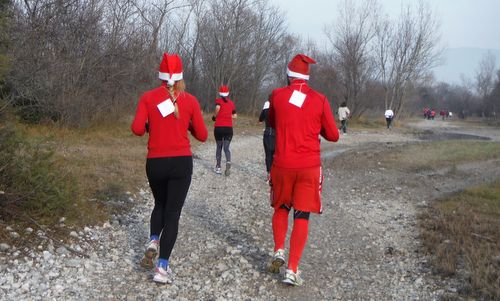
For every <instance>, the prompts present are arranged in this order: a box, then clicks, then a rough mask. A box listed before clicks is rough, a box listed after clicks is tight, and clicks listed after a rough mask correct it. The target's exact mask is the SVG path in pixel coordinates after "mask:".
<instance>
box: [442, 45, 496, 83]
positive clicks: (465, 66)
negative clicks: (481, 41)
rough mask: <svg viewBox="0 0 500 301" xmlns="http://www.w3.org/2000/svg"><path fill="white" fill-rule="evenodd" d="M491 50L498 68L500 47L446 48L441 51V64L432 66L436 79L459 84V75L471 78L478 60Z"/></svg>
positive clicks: (473, 75)
mask: <svg viewBox="0 0 500 301" xmlns="http://www.w3.org/2000/svg"><path fill="white" fill-rule="evenodd" d="M488 51H491V53H493V55H495V57H496V69H497V70H498V69H500V49H484V48H448V49H446V50H445V51H444V53H443V61H442V65H441V66H439V67H436V68H434V75H435V77H436V80H437V81H440V82H447V83H450V84H460V83H461V80H460V75H461V74H464V75H465V77H467V78H469V79H471V80H473V79H474V77H475V74H476V71H477V69H478V66H479V61H480V60H481V59H482V58H483V57H484V55H485V54H486V53H487V52H488Z"/></svg>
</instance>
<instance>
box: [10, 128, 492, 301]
mask: <svg viewBox="0 0 500 301" xmlns="http://www.w3.org/2000/svg"><path fill="white" fill-rule="evenodd" d="M414 140H415V138H414V137H413V136H411V135H408V134H405V133H404V132H402V131H398V130H393V131H382V132H380V133H375V132H373V131H352V133H349V134H348V135H345V136H342V137H341V141H340V142H339V143H337V144H330V143H323V145H324V155H325V159H324V160H325V166H327V167H328V168H326V170H325V178H326V180H325V185H324V192H323V206H324V213H323V214H322V215H320V216H318V215H313V216H312V218H311V224H310V234H309V239H308V245H307V247H306V249H305V251H304V255H303V258H302V262H301V265H300V268H301V270H302V273H303V274H302V275H303V278H304V280H305V285H304V286H303V287H300V288H291V287H286V286H283V285H282V284H281V283H280V279H281V278H280V277H279V276H277V275H273V274H269V273H267V272H266V270H265V265H266V263H267V261H268V260H269V258H270V256H271V254H272V247H273V245H272V233H271V215H272V209H271V207H270V206H269V196H268V191H269V187H268V186H267V184H266V183H265V165H264V159H263V150H262V140H261V136H260V134H255V133H238V134H237V135H236V136H235V137H234V140H233V143H232V145H231V149H232V153H233V168H232V174H231V175H230V176H229V177H225V176H222V175H216V174H214V173H213V172H212V167H213V161H214V153H215V146H214V144H213V143H206V144H204V145H202V146H200V147H198V149H197V150H196V151H195V160H194V175H193V181H192V185H191V189H190V192H189V194H188V197H187V200H186V204H185V207H184V210H183V213H182V217H181V224H180V230H179V231H180V232H179V236H178V240H177V244H176V246H175V248H174V251H173V254H172V257H171V267H172V269H173V271H174V275H175V280H174V283H173V284H172V285H167V286H158V285H156V284H153V283H152V281H151V278H152V273H151V271H146V270H144V269H142V268H140V267H139V265H138V262H139V260H140V258H141V256H142V254H143V251H144V246H145V243H146V240H147V237H148V235H149V233H148V232H149V214H150V213H151V209H152V206H153V200H152V195H151V193H150V191H149V188H147V187H144V189H142V190H141V191H140V193H138V194H137V195H133V194H129V197H128V200H124V202H126V203H132V204H133V206H132V209H131V210H130V211H129V212H127V213H126V214H124V215H121V216H115V217H113V219H112V220H111V221H109V222H107V223H105V224H104V225H100V226H95V227H88V228H85V229H83V230H82V231H80V232H73V233H71V237H70V241H69V243H68V245H69V246H70V247H71V248H72V249H74V250H77V251H80V252H83V253H85V254H88V256H89V258H84V257H79V256H77V254H75V253H74V252H71V251H70V250H69V249H67V248H65V247H61V246H60V244H57V243H56V242H53V241H51V240H50V238H47V239H46V240H47V242H48V243H47V244H46V245H43V246H40V247H39V248H38V249H36V250H24V251H25V252H22V251H23V250H17V249H15V248H13V247H10V246H8V245H5V244H3V245H0V299H1V300H437V299H439V297H440V296H442V295H443V294H445V293H448V292H453V290H454V288H453V286H451V285H449V284H447V283H443V282H441V281H439V280H437V279H434V278H433V277H432V276H431V275H430V270H429V268H428V267H427V259H426V258H425V257H424V256H423V255H421V254H419V253H418V229H417V228H416V213H417V212H418V210H419V207H420V206H424V205H425V203H426V202H427V201H428V200H429V198H431V197H435V196H436V195H435V194H432V195H428V194H423V195H422V194H421V193H420V192H421V188H420V186H418V185H415V184H414V181H415V180H418V179H420V178H422V177H424V176H423V175H422V174H416V175H411V176H409V175H404V174H398V172H396V171H388V170H386V169H385V168H384V167H383V166H377V165H376V164H375V166H373V165H366V166H367V167H366V168H363V167H362V166H363V160H366V162H368V161H370V162H372V161H373V160H376V157H377V155H381V154H382V153H383V151H384V150H385V149H386V148H390V147H392V146H393V145H394V144H397V143H407V142H411V141H414ZM353 160H354V161H356V160H358V161H357V164H354V165H355V166H358V167H359V166H361V168H352V167H350V163H349V162H353ZM498 166H499V165H498V162H497V163H496V168H494V169H493V170H494V171H496V172H498V171H499V168H498ZM459 168H460V167H459ZM482 168H484V166H483V167H482ZM495 175H496V176H499V177H500V173H496V174H495ZM424 178H425V177H424ZM442 181H444V182H443V183H445V181H446V179H442ZM443 185H444V184H443ZM464 185H465V184H464ZM443 187H444V186H443ZM454 187H455V188H456V186H454ZM12 233H14V231H12ZM12 233H11V234H12ZM12 235H15V234H12ZM18 235H19V234H18ZM20 235H22V236H23V237H28V238H29V236H30V235H38V236H40V237H44V235H45V233H44V232H43V231H31V232H30V230H26V233H22V234H20ZM25 254H27V255H25Z"/></svg>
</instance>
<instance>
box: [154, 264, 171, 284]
mask: <svg viewBox="0 0 500 301" xmlns="http://www.w3.org/2000/svg"><path fill="white" fill-rule="evenodd" d="M153 281H154V282H156V283H159V284H170V283H172V282H173V281H174V276H173V274H172V270H171V269H170V267H167V269H166V270H165V269H164V268H162V267H157V268H156V269H155V276H154V277H153Z"/></svg>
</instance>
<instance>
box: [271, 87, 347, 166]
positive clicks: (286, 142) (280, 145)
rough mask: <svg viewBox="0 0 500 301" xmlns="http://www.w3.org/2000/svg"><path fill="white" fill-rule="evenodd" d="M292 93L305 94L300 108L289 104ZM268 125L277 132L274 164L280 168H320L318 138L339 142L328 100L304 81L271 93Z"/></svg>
mask: <svg viewBox="0 0 500 301" xmlns="http://www.w3.org/2000/svg"><path fill="white" fill-rule="evenodd" d="M294 91H300V92H301V93H304V94H305V99H304V101H303V103H302V106H301V107H299V106H296V105H294V104H292V103H290V98H291V96H292V93H293V92H294ZM269 123H270V126H271V127H272V128H274V129H275V130H276V147H275V152H274V159H273V164H274V165H276V166H278V167H282V168H294V169H297V168H298V169H300V168H309V167H316V166H320V165H321V158H320V140H319V135H321V136H323V138H325V139H326V140H328V141H333V142H335V141H338V139H339V131H338V129H337V125H336V124H335V120H334V118H333V114H332V111H331V109H330V103H329V102H328V99H327V98H326V96H324V95H323V94H321V93H319V92H317V91H315V90H313V89H311V88H310V87H309V86H308V85H307V82H306V81H305V80H300V79H298V80H297V79H296V80H294V81H293V82H292V83H291V84H290V85H289V86H286V87H282V88H278V89H275V90H274V91H273V92H272V95H271V99H270V107H269Z"/></svg>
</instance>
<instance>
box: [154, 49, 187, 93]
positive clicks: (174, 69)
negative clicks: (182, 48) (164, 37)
mask: <svg viewBox="0 0 500 301" xmlns="http://www.w3.org/2000/svg"><path fill="white" fill-rule="evenodd" d="M158 77H159V78H160V79H161V80H164V81H167V82H168V84H169V85H170V86H173V85H174V83H175V82H176V81H179V80H181V79H182V61H181V58H180V57H179V55H177V54H172V55H170V54H168V53H164V54H163V59H162V61H161V63H160V68H159V72H158Z"/></svg>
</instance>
